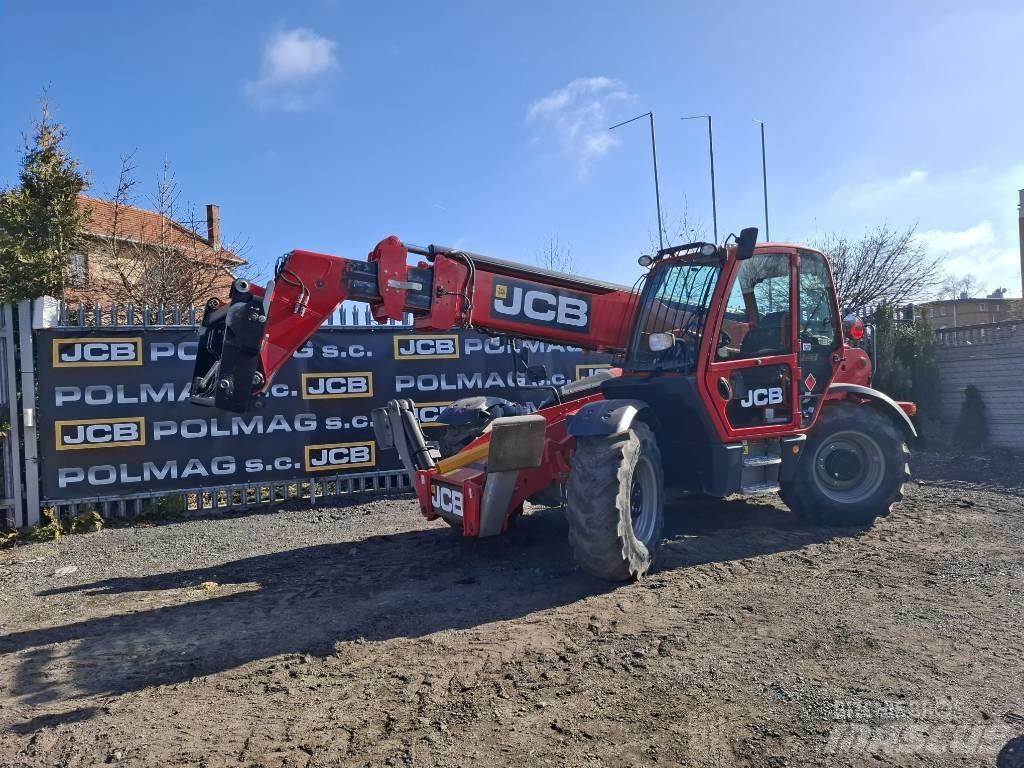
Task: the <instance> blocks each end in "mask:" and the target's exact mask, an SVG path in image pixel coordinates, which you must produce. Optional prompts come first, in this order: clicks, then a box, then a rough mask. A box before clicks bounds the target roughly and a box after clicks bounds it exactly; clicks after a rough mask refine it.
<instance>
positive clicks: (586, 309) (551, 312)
mask: <svg viewBox="0 0 1024 768" xmlns="http://www.w3.org/2000/svg"><path fill="white" fill-rule="evenodd" d="M491 308H492V309H493V311H494V312H495V314H498V315H505V316H506V317H510V318H513V319H515V320H519V321H520V322H523V323H527V324H529V325H540V326H552V325H554V326H558V327H561V328H565V329H566V330H570V331H579V332H581V333H585V332H586V331H588V330H590V298H589V297H587V296H586V295H584V294H582V293H576V292H575V291H566V290H562V289H561V288H542V287H540V286H538V285H535V284H533V283H524V282H520V281H518V280H505V279H501V280H495V281H494V298H493V299H492V304H491Z"/></svg>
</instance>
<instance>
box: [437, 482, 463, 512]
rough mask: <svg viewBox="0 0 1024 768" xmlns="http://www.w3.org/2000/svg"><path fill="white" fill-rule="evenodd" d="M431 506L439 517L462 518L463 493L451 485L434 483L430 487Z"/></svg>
mask: <svg viewBox="0 0 1024 768" xmlns="http://www.w3.org/2000/svg"><path fill="white" fill-rule="evenodd" d="M430 505H431V506H432V507H433V508H434V512H435V513H437V514H439V515H446V514H447V515H457V516H458V517H462V491H461V490H460V489H459V488H453V487H452V486H450V485H441V484H440V483H433V484H431V486H430Z"/></svg>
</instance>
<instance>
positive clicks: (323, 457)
mask: <svg viewBox="0 0 1024 768" xmlns="http://www.w3.org/2000/svg"><path fill="white" fill-rule="evenodd" d="M376 448H377V446H376V445H375V444H374V442H373V441H372V440H365V441H363V442H359V443H327V444H324V445H307V446H306V471H307V472H329V471H331V470H345V469H358V468H359V467H372V466H374V465H375V464H376V463H377V455H376Z"/></svg>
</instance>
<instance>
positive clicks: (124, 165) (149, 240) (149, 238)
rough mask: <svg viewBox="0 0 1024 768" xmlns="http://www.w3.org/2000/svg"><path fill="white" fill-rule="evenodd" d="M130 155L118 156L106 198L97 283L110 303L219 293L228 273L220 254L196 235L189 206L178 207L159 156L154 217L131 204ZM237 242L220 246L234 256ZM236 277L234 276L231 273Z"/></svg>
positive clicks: (188, 300)
mask: <svg viewBox="0 0 1024 768" xmlns="http://www.w3.org/2000/svg"><path fill="white" fill-rule="evenodd" d="M134 174H135V166H134V156H133V154H129V155H126V156H124V157H122V158H121V170H120V173H119V174H118V182H117V190H116V192H115V193H114V195H113V196H112V197H111V198H110V200H109V202H110V204H111V208H112V213H111V226H110V231H109V232H104V240H105V242H106V255H107V257H108V258H107V264H106V265H105V269H104V270H103V274H102V277H101V280H102V287H103V289H104V290H105V292H106V293H107V295H108V296H109V297H110V298H111V299H112V300H113V301H115V302H117V303H121V304H136V305H141V306H145V305H149V306H157V305H161V304H162V305H169V306H201V305H202V304H204V303H205V302H206V300H207V299H209V298H210V297H212V296H216V295H218V294H223V293H224V290H223V288H224V286H225V284H226V283H227V282H228V281H229V280H230V277H229V275H230V274H231V273H230V272H229V270H228V266H227V263H226V262H225V259H224V258H223V256H222V255H221V253H220V250H215V249H214V248H213V245H212V244H211V243H209V242H208V241H207V239H206V238H205V237H203V236H202V235H200V234H199V233H200V231H201V228H202V227H203V225H204V224H205V222H201V221H200V220H199V219H198V217H197V216H196V213H195V208H194V206H191V205H187V206H183V205H182V204H181V201H180V192H179V190H178V185H177V181H176V179H175V177H174V172H173V170H172V168H171V165H170V163H169V162H167V161H165V162H164V164H163V167H162V168H161V172H160V176H159V177H158V179H157V185H156V192H155V194H154V195H153V196H152V198H151V201H152V204H153V208H154V212H155V213H156V214H157V216H155V217H153V216H145V215H140V214H141V212H140V211H139V210H138V209H136V208H135V207H134V205H133V203H134V202H135V198H136V188H137V186H138V182H137V180H136V179H135V175H134ZM240 249H241V247H240V246H239V245H237V244H234V243H233V244H230V245H228V246H226V247H224V248H222V249H221V250H226V251H227V252H228V253H231V254H234V255H239V250H240ZM236 276H237V275H236Z"/></svg>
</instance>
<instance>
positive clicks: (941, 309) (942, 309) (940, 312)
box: [939, 307, 946, 317]
mask: <svg viewBox="0 0 1024 768" xmlns="http://www.w3.org/2000/svg"><path fill="white" fill-rule="evenodd" d="M939 314H940V315H941V316H942V317H945V316H946V308H945V307H939Z"/></svg>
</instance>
